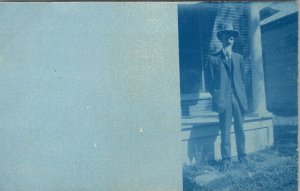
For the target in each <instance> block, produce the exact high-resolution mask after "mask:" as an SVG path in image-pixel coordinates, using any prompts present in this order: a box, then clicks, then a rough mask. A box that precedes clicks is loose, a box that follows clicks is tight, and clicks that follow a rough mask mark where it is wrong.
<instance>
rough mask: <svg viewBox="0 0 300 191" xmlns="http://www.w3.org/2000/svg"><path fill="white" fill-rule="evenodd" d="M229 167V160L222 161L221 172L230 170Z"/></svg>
mask: <svg viewBox="0 0 300 191" xmlns="http://www.w3.org/2000/svg"><path fill="white" fill-rule="evenodd" d="M230 166H231V161H230V160H228V159H225V160H223V162H222V169H221V171H222V172H226V171H227V170H228V169H229V168H230Z"/></svg>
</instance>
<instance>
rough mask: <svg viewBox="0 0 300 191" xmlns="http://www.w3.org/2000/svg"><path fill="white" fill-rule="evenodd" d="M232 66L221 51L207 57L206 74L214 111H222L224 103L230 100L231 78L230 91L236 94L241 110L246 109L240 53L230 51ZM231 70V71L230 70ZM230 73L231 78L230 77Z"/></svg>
mask: <svg viewBox="0 0 300 191" xmlns="http://www.w3.org/2000/svg"><path fill="white" fill-rule="evenodd" d="M231 59H232V67H230V66H229V63H228V62H227V60H226V56H225V55H224V53H223V52H222V51H220V52H218V53H216V54H215V55H213V56H211V57H210V58H209V63H208V66H209V67H208V69H209V71H208V74H209V82H210V83H209V84H210V85H209V92H210V93H211V95H212V110H213V111H215V112H219V113H221V112H223V111H224V110H225V108H226V103H227V102H228V101H230V102H231V99H230V97H229V96H230V93H231V92H230V91H229V89H230V87H229V86H230V85H231V84H230V82H231V81H230V79H232V80H233V84H234V88H233V87H232V89H234V90H232V91H234V94H235V95H236V97H237V99H238V101H239V104H240V107H241V109H242V111H243V112H245V111H246V110H247V109H248V105H247V97H246V92H245V85H244V81H245V63H244V58H243V56H242V55H240V54H238V53H235V52H232V54H231ZM231 70H232V71H231ZM231 75H232V78H231Z"/></svg>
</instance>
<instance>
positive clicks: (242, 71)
mask: <svg viewBox="0 0 300 191" xmlns="http://www.w3.org/2000/svg"><path fill="white" fill-rule="evenodd" d="M240 59H241V61H240V68H241V74H242V80H243V83H244V84H245V78H246V71H245V61H244V57H243V56H242V55H241V58H240Z"/></svg>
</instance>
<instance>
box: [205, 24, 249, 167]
mask: <svg viewBox="0 0 300 191" xmlns="http://www.w3.org/2000/svg"><path fill="white" fill-rule="evenodd" d="M238 34H239V33H238V31H236V30H234V29H233V26H232V25H230V24H225V25H224V26H223V29H222V30H220V31H219V32H218V33H217V37H218V39H219V40H220V41H221V42H222V44H223V48H222V50H221V51H219V52H218V53H216V54H215V55H213V56H211V57H210V58H209V65H208V66H209V77H210V79H209V80H210V87H209V92H210V93H211V95H212V109H213V111H215V112H218V113H219V126H220V130H221V154H222V161H223V165H224V168H227V167H228V166H229V164H230V161H231V146H230V145H231V143H230V131H231V123H232V118H234V131H235V136H236V146H237V154H238V160H239V161H240V162H247V161H246V158H245V156H246V154H245V134H244V129H243V120H244V119H243V118H244V117H243V116H244V113H245V111H246V110H247V109H248V106H247V97H246V92H245V85H244V75H245V74H244V68H245V64H244V58H243V56H242V55H240V54H238V53H235V52H233V51H232V47H233V44H234V41H235V39H236V38H237V36H238Z"/></svg>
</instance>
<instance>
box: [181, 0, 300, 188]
mask: <svg viewBox="0 0 300 191" xmlns="http://www.w3.org/2000/svg"><path fill="white" fill-rule="evenodd" d="M178 36H179V61H180V62H179V66H180V95H181V97H180V98H181V119H182V128H181V132H182V134H183V139H182V142H183V144H184V152H183V153H184V165H183V190H186V191H190V190H191V191H193V190H241V191H242V190H249V191H250V190H251V191H255V190H257V191H259V190H298V187H297V178H298V175H297V173H298V171H297V169H298V164H297V162H298V156H297V155H298V149H297V148H298V141H297V135H298V117H297V116H298V112H297V111H298V106H297V103H298V101H297V99H298V96H297V80H298V72H297V71H298V68H297V65H298V59H297V58H298V9H297V4H296V3H295V2H286V3H283V2H282V3H279V2H277V3H275V2H266V3H189V4H184V3H182V4H179V5H178Z"/></svg>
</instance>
